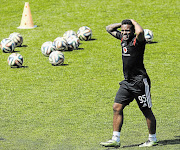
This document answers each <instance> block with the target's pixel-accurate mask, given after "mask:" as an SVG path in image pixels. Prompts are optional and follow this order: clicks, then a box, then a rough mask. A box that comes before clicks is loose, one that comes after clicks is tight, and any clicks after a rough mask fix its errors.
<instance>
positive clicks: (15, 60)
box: [7, 53, 23, 67]
mask: <svg viewBox="0 0 180 150" xmlns="http://www.w3.org/2000/svg"><path fill="white" fill-rule="evenodd" d="M7 61H8V65H9V66H11V67H21V66H22V64H23V57H22V55H21V54H18V53H12V54H11V55H9V57H8V59H7Z"/></svg>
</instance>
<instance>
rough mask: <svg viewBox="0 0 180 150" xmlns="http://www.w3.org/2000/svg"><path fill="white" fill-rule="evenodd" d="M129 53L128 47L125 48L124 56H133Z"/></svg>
mask: <svg viewBox="0 0 180 150" xmlns="http://www.w3.org/2000/svg"><path fill="white" fill-rule="evenodd" d="M127 52H128V50H127V47H123V52H122V55H123V56H131V55H130V54H128V53H127Z"/></svg>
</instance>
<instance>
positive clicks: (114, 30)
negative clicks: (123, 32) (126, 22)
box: [106, 23, 121, 37]
mask: <svg viewBox="0 0 180 150" xmlns="http://www.w3.org/2000/svg"><path fill="white" fill-rule="evenodd" d="M120 27H121V23H114V24H110V25H108V26H106V31H107V32H108V33H110V34H111V35H112V36H114V37H116V33H117V32H119V31H118V30H117V29H118V28H120Z"/></svg>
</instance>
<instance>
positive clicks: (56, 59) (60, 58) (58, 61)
mask: <svg viewBox="0 0 180 150" xmlns="http://www.w3.org/2000/svg"><path fill="white" fill-rule="evenodd" d="M49 62H50V63H51V64H52V65H53V66H58V65H62V64H63V63H64V54H63V53H62V52H61V51H53V52H52V53H51V54H50V55H49Z"/></svg>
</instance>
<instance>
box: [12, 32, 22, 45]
mask: <svg viewBox="0 0 180 150" xmlns="http://www.w3.org/2000/svg"><path fill="white" fill-rule="evenodd" d="M9 38H10V39H11V40H13V41H14V43H15V47H17V46H21V45H22V43H23V37H22V35H21V34H20V33H17V32H14V33H11V34H10V35H9Z"/></svg>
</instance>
